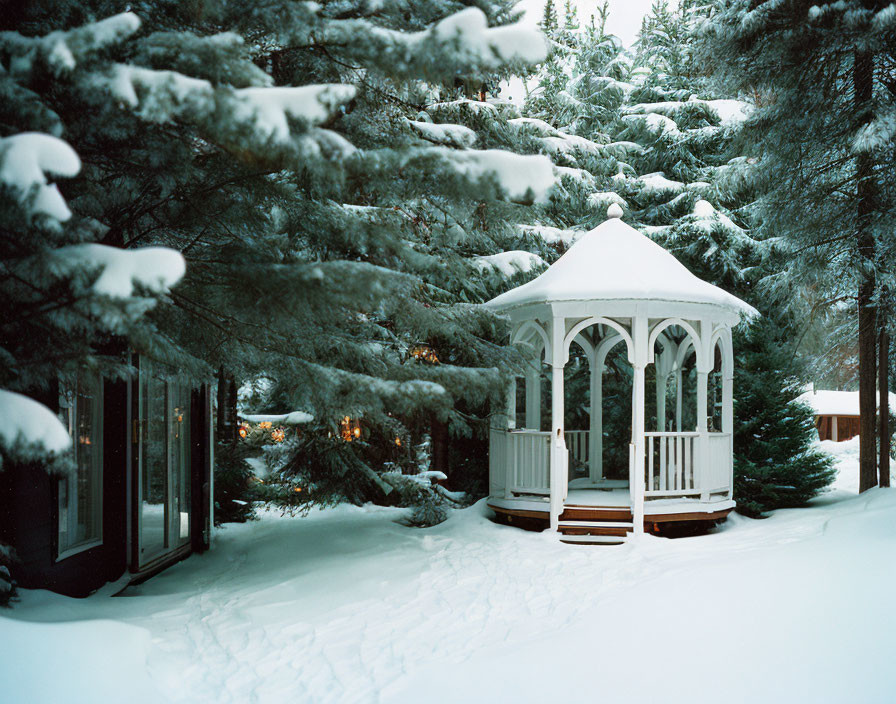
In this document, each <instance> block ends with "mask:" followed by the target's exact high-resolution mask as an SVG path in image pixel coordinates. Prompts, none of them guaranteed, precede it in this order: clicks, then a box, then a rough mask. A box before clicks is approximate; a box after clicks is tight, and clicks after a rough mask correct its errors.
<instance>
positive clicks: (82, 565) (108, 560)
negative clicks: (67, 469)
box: [0, 381, 127, 596]
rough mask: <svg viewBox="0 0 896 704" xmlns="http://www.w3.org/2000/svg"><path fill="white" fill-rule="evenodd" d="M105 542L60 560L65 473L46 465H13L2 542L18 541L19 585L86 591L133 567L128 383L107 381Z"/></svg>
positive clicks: (0, 516) (0, 521) (7, 476)
mask: <svg viewBox="0 0 896 704" xmlns="http://www.w3.org/2000/svg"><path fill="white" fill-rule="evenodd" d="M103 403H104V407H105V413H104V418H103V544H102V545H98V546H96V547H93V548H90V549H88V550H83V551H82V552H79V553H77V554H75V555H71V556H69V557H67V558H65V559H63V560H59V561H57V560H56V556H57V539H58V520H59V514H58V503H57V502H58V485H59V478H58V477H55V476H51V475H49V474H47V472H46V470H45V469H44V468H43V467H41V466H40V465H35V464H27V465H23V464H19V465H11V466H9V467H7V468H6V469H5V471H4V472H3V473H2V474H0V485H2V487H3V490H2V491H3V494H2V499H0V505H2V513H0V526H2V531H0V542H3V543H6V544H8V545H12V546H13V547H14V549H15V551H16V558H17V559H16V561H15V562H14V563H13V566H12V570H11V571H12V573H13V577H14V578H15V579H16V581H17V582H18V583H19V586H21V587H25V588H30V589H50V590H52V591H54V592H59V593H60V594H65V595H67V596H86V595H87V594H89V593H90V592H92V591H95V590H96V589H98V588H99V587H101V586H102V585H103V584H105V583H106V582H110V581H114V580H116V579H118V578H119V577H120V576H121V575H122V574H124V572H125V570H126V568H127V536H126V533H125V526H126V509H127V503H126V499H125V491H126V486H127V476H126V472H127V384H126V382H121V381H119V382H109V381H107V382H106V383H105V384H104V385H103Z"/></svg>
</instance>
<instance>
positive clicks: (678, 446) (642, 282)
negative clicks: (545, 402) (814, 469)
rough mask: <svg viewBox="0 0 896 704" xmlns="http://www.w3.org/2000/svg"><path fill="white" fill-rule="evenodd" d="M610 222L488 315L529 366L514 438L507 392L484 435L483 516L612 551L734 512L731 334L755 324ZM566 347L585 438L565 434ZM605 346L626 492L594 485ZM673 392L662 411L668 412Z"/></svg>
mask: <svg viewBox="0 0 896 704" xmlns="http://www.w3.org/2000/svg"><path fill="white" fill-rule="evenodd" d="M622 214H623V213H622V209H621V208H620V207H619V206H618V205H611V206H610V208H609V209H608V211H607V216H608V219H607V220H606V221H605V222H604V223H602V224H601V225H599V226H598V227H596V228H594V229H593V230H591V231H590V232H588V233H586V234H585V235H583V236H582V237H581V239H579V240H578V241H577V242H576V243H575V244H574V245H573V246H572V247H570V249H569V250H568V251H567V252H566V253H565V254H564V255H563V256H562V257H560V259H558V260H557V261H556V262H555V263H554V264H553V265H552V266H551V267H550V268H548V269H547V271H545V272H544V273H543V274H541V275H540V276H539V277H538V278H536V279H534V280H533V281H530V282H529V283H526V284H524V285H522V286H520V287H518V288H515V289H513V290H511V291H507V292H506V293H503V294H501V295H500V296H498V297H497V298H495V299H494V300H492V301H490V302H489V303H488V304H487V305H488V306H489V307H490V308H492V309H493V310H496V311H500V312H502V313H504V314H506V315H507V316H508V317H509V318H510V321H511V343H512V344H514V345H517V346H519V348H520V349H521V351H522V352H523V354H524V356H525V357H526V358H527V360H528V361H529V369H528V371H527V373H526V375H525V420H524V423H523V425H524V426H525V427H522V428H519V427H517V420H516V394H517V391H516V382H515V381H514V383H513V384H512V386H511V388H510V390H509V393H508V404H507V405H508V408H507V409H506V413H505V414H502V415H498V416H496V418H498V421H497V422H495V423H493V427H492V430H491V436H490V445H489V453H490V462H489V464H490V467H489V470H490V491H489V493H490V498H489V506H490V507H491V508H492V509H493V510H494V511H495V512H496V514H497V516H498V518H499V519H501V520H504V521H505V522H508V523H516V524H525V523H526V522H527V521H528V522H530V523H531V522H532V521H539V520H542V521H544V524H545V525H549V526H550V528H551V529H553V530H557V529H559V530H560V531H561V532H562V533H564V536H563V538H564V540H569V541H578V542H618V541H619V540H621V537H624V535H625V534H626V533H628V532H630V531H634V532H635V533H636V534H638V533H642V532H643V531H644V529H645V523H646V524H647V525H648V527H651V528H653V529H657V527H658V525H659V524H661V523H669V522H674V521H679V522H680V521H691V522H693V521H705V522H709V521H712V522H714V521H717V520H720V519H721V518H724V517H725V516H726V515H727V514H728V512H730V511H731V509H732V508H733V507H734V501H733V500H732V483H733V481H732V444H731V436H732V424H733V412H732V408H733V387H732V375H733V353H732V342H731V328H732V326H734V325H736V324H737V323H738V322H740V320H741V319H742V318H743V317H745V316H751V315H753V314H755V311H754V309H753V308H751V307H750V306H749V305H747V304H746V303H744V302H743V301H741V300H740V299H738V298H736V297H734V296H732V295H731V294H729V293H727V292H725V291H723V290H722V289H720V288H718V287H716V286H713V285H712V284H709V283H707V282H705V281H702V280H700V279H698V278H697V277H696V276H694V275H693V274H692V273H691V272H690V271H688V270H687V269H686V268H685V267H684V266H683V265H682V264H681V263H680V262H679V261H678V260H677V259H675V257H673V256H672V255H671V254H670V253H669V252H667V251H666V250H665V249H663V248H662V247H660V246H659V245H658V244H656V243H655V242H653V241H652V240H650V239H649V238H648V237H645V236H644V235H643V234H641V233H640V232H638V231H637V230H635V229H634V228H632V227H631V226H629V225H627V224H626V223H624V222H623V221H622V219H621V217H622ZM573 343H576V344H577V345H578V346H579V347H580V348H581V349H582V351H583V353H584V355H585V357H587V359H588V364H589V367H590V394H589V396H590V400H589V403H590V423H589V427H588V428H587V429H572V430H570V429H567V428H564V368H565V366H566V364H567V362H568V361H569V355H570V346H571V345H572V344H573ZM617 344H624V346H625V348H624V349H625V353H626V355H625V356H626V358H627V360H628V363H630V364H631V367H632V414H631V415H632V418H631V437H630V438H629V443H628V446H629V452H628V455H629V461H628V480H627V481H625V480H621V481H620V480H616V481H613V480H609V479H606V478H605V477H604V473H603V456H604V438H605V434H604V431H603V423H602V415H603V402H602V384H603V371H604V364H605V362H606V360H607V355H608V353H610V351H611V350H612V349H613V348H614V347H615V346H616V345H617ZM717 350H718V352H717ZM692 356H693V358H694V360H693V365H694V367H695V369H696V399H695V406H696V411H695V415H696V424H695V425H696V427H694V428H683V427H682V423H683V412H682V406H683V403H684V402H685V401H689V399H686V398H684V397H683V379H682V370H683V368H684V366H685V362H686V361H689V360H690V359H691V357H692ZM717 359H719V360H720V363H719V364H717V363H716V360H717ZM542 361H543V362H544V364H545V365H547V366H548V367H549V368H550V379H551V390H552V393H551V426H550V428H549V429H546V430H543V429H542V428H541V374H542ZM651 364H652V365H655V370H654V372H655V373H654V374H653V377H654V378H655V380H656V384H655V385H656V414H655V415H656V419H657V421H656V427H655V428H651V429H648V428H646V427H645V424H646V415H647V414H646V412H645V409H646V406H645V398H646V392H645V369H646V368H647V367H648V365H651ZM714 369H715V370H716V373H720V375H721V384H720V385H721V414H720V415H721V428H720V429H712V428H711V427H710V426H709V423H708V421H707V419H708V417H709V414H708V412H707V411H708V409H707V391H708V378H709V375H710V373H712V372H713V371H714ZM672 379H674V380H675V397H674V409H669V410H667V403H666V399H667V395H669V396H670V397H671V394H669V384H670V381H671V380H672ZM670 401H671V399H670ZM668 405H669V406H672V405H673V404H672V403H671V402H670V403H669V404H668ZM670 410H671V412H670ZM614 440H615V439H614ZM570 456H572V457H573V458H574V459H575V460H576V461H577V463H584V464H585V465H587V476H585V477H581V478H573V481H570V472H569V466H570V462H569V460H570Z"/></svg>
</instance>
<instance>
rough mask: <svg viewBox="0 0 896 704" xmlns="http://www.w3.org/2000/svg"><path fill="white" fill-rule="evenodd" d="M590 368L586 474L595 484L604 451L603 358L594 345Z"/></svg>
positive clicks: (599, 478)
mask: <svg viewBox="0 0 896 704" xmlns="http://www.w3.org/2000/svg"><path fill="white" fill-rule="evenodd" d="M588 361H589V365H590V368H591V394H590V398H591V408H590V413H589V415H588V418H589V430H588V475H589V477H590V480H591V483H592V484H595V483H597V482H598V481H600V480H601V479H602V478H603V452H604V428H603V425H604V423H603V415H604V398H603V394H604V386H603V381H604V358H603V355H601V354H600V351H599V350H598V348H597V347H595V349H594V352H593V354H592V355H591V359H589V360H588Z"/></svg>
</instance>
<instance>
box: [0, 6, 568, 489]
mask: <svg viewBox="0 0 896 704" xmlns="http://www.w3.org/2000/svg"><path fill="white" fill-rule="evenodd" d="M104 8H105V3H103V2H100V1H99V0H97V1H96V2H93V3H90V2H88V3H73V4H62V5H59V6H54V7H52V8H49V7H46V6H43V5H40V4H35V5H30V6H27V7H24V8H22V9H21V10H20V11H19V12H18V13H17V14H15V15H10V16H8V17H6V18H4V21H5V22H8V23H10V24H9V25H7V27H5V28H7V29H10V30H13V32H12V33H7V34H6V35H4V39H3V47H4V48H3V51H4V52H5V53H4V55H3V61H4V66H5V67H7V68H9V67H15V71H13V72H12V78H13V79H15V80H14V81H11V80H10V75H9V74H7V73H4V74H3V76H2V80H3V81H4V88H5V90H6V91H7V93H6V95H7V96H9V98H10V99H9V100H7V101H4V112H5V113H6V114H5V120H4V129H5V132H4V136H5V135H6V134H11V135H17V134H18V133H21V132H23V131H26V130H34V129H43V130H45V131H48V132H53V133H56V134H64V137H65V139H66V141H67V143H68V144H70V145H71V146H72V147H73V148H74V152H75V153H77V154H80V155H81V159H82V160H83V162H84V168H83V169H82V170H81V171H80V173H78V174H77V176H75V174H74V171H75V170H74V169H71V168H69V169H67V170H64V171H63V173H65V174H66V175H71V176H73V178H72V180H71V181H70V186H68V187H67V191H68V192H69V193H70V194H71V195H70V197H69V206H70V207H71V210H72V212H73V213H74V215H73V217H72V224H70V225H67V226H66V227H65V228H62V229H58V230H57V231H58V232H60V233H61V234H60V238H61V241H63V242H70V241H74V242H79V243H80V242H84V243H85V245H86V244H87V243H89V244H90V245H91V246H94V245H97V246H98V245H99V244H102V245H104V246H105V247H109V248H113V249H114V251H115V252H120V251H128V250H131V249H134V248H137V247H144V246H147V245H153V246H155V245H164V246H166V247H169V248H170V249H172V250H174V251H175V252H180V253H181V254H182V256H183V258H184V259H185V260H186V276H185V277H184V279H183V281H182V282H181V283H180V284H179V285H178V286H177V287H176V288H173V289H171V290H170V292H169V291H168V289H169V288H170V284H172V283H173V281H172V280H170V279H169V280H167V281H166V282H165V284H166V285H165V286H164V287H161V286H159V282H157V281H150V282H149V283H146V281H145V280H142V285H141V286H140V287H138V289H137V292H138V293H141V294H145V295H144V296H143V298H140V299H138V300H137V304H140V305H142V308H141V309H140V310H141V312H145V309H146V308H148V305H147V304H146V303H145V302H144V299H145V298H146V297H147V295H149V294H153V300H155V298H157V297H158V295H159V294H160V293H164V294H165V297H164V299H163V300H162V301H161V302H160V303H159V305H156V306H155V308H153V309H152V310H150V311H149V312H148V313H147V314H146V315H145V316H143V317H142V318H140V319H139V320H140V322H139V324H138V323H136V322H135V318H134V316H133V315H132V313H133V311H132V310H130V309H129V310H124V311H119V312H118V315H117V316H115V317H112V312H116V311H118V308H120V307H121V304H116V305H118V308H116V309H115V310H114V311H112V308H113V306H112V304H111V303H110V302H109V301H108V300H106V299H107V298H108V296H106V298H103V297H101V304H102V305H103V306H104V307H103V308H102V309H98V308H97V305H99V304H97V303H91V306H93V307H92V308H90V309H89V310H88V312H87V314H85V315H84V316H83V317H87V318H88V319H89V320H90V321H91V324H92V323H93V322H96V321H97V320H99V318H102V319H103V322H104V325H101V326H99V329H94V328H93V327H91V328H85V327H84V323H83V322H81V321H78V326H79V327H76V328H75V329H76V330H77V332H78V334H76V335H69V339H68V340H62V342H65V343H66V345H68V347H71V348H72V349H71V351H67V347H65V346H63V347H61V348H60V349H59V350H57V352H56V353H55V354H54V355H49V354H45V353H46V350H47V349H48V348H46V347H42V348H40V349H38V346H36V345H35V346H32V347H31V348H28V349H25V348H24V346H25V345H26V344H27V343H26V342H23V341H27V340H37V339H40V338H41V335H39V334H36V333H35V332H34V331H35V330H41V331H43V330H46V329H50V328H49V325H50V322H49V321H48V319H51V318H53V316H56V317H57V318H59V319H60V320H61V319H62V318H63V316H65V315H69V316H71V306H69V307H68V308H63V309H61V310H57V309H55V308H54V307H53V304H54V303H56V304H67V303H68V299H67V298H66V296H65V289H63V290H62V291H61V292H59V295H58V296H57V291H59V289H58V286H59V281H60V272H61V270H62V269H63V264H60V263H59V262H58V261H56V260H55V259H54V260H52V262H48V265H47V266H50V264H52V268H53V270H52V271H51V272H50V274H52V275H48V276H47V278H46V280H45V281H44V280H41V283H40V285H41V286H46V288H47V290H46V291H43V290H42V291H41V292H40V293H41V298H40V299H39V301H38V302H35V303H31V302H29V298H28V297H29V296H32V295H33V294H32V293H31V292H30V291H28V290H27V289H26V288H25V287H24V284H22V283H21V282H19V283H17V284H15V286H13V285H12V284H10V286H11V287H12V288H11V290H8V291H4V293H9V295H8V297H7V300H9V301H12V302H14V304H21V306H22V316H20V317H19V318H16V319H15V320H13V321H11V322H10V323H8V324H6V323H5V324H6V325H7V327H5V328H4V330H3V333H4V335H3V337H4V342H6V341H7V340H13V341H15V344H16V345H18V346H15V347H11V348H9V347H8V348H6V352H7V353H8V356H9V358H10V360H13V361H14V364H9V365H5V366H6V369H7V373H6V376H4V377H3V379H2V381H3V383H4V385H7V386H8V387H9V388H13V389H19V390H29V389H31V388H32V387H34V386H35V385H38V386H39V385H40V384H42V383H44V382H45V381H46V379H48V378H50V377H53V376H54V375H55V373H56V371H57V369H59V368H66V369H71V370H78V369H81V368H83V367H84V366H85V365H87V366H93V367H95V368H102V369H103V370H105V371H106V372H107V373H118V374H126V373H129V371H130V370H129V368H128V366H127V364H126V363H125V362H124V361H123V360H122V359H121V358H120V356H119V352H120V351H121V350H122V349H123V345H122V344H117V345H116V346H114V350H113V352H109V347H108V346H103V344H102V343H103V341H104V339H105V338H104V335H105V334H106V331H107V330H108V331H109V332H111V333H114V334H115V335H116V336H117V337H116V339H118V340H121V339H125V340H127V343H128V345H129V346H130V347H131V348H133V349H136V350H137V351H139V353H140V354H143V355H147V356H149V357H152V358H154V359H155V360H157V361H159V362H160V363H163V364H165V365H167V366H168V368H170V369H171V370H172V374H173V373H175V372H174V371H173V370H177V372H176V373H178V374H180V375H183V376H185V377H188V378H191V379H193V380H205V381H208V380H211V379H212V378H213V377H214V376H215V375H216V374H217V373H218V372H219V370H222V369H223V370H225V374H224V376H226V377H232V378H234V379H236V380H237V381H238V382H240V381H244V380H248V379H256V378H269V379H274V380H276V381H277V388H278V396H277V397H276V398H275V399H273V400H272V402H277V403H282V404H284V405H285V407H286V408H285V410H294V409H303V410H307V411H310V412H311V413H312V414H313V415H314V416H315V418H316V419H317V421H316V422H317V424H318V427H316V428H315V431H316V432H319V433H321V434H322V436H323V437H326V434H327V431H328V429H329V430H333V429H335V427H336V426H337V424H338V419H339V418H342V417H343V415H351V416H352V417H363V418H366V419H368V421H369V422H371V423H372V424H375V423H377V422H379V421H378V419H380V420H381V419H384V418H388V417H389V414H390V413H391V414H392V415H393V416H396V417H399V416H401V417H412V416H415V415H419V414H425V415H427V416H437V417H439V418H443V419H447V420H449V421H450V422H451V423H452V426H456V427H458V428H459V432H469V430H466V431H464V428H465V427H466V422H465V421H464V419H463V416H461V415H459V414H457V413H455V410H454V409H455V404H456V403H457V402H458V400H459V399H465V398H466V399H481V398H487V397H488V396H489V394H490V393H493V392H494V391H495V390H497V389H498V388H499V387H500V375H499V374H498V373H496V372H495V371H494V370H495V369H496V368H500V367H503V366H505V365H504V364H503V362H504V361H506V354H507V353H506V352H505V351H504V350H502V349H501V348H500V347H498V346H497V345H495V344H494V343H492V342H491V341H490V340H491V339H496V338H497V334H496V332H495V331H496V330H497V327H498V322H497V321H496V319H495V318H494V317H493V316H491V315H490V314H488V313H486V312H484V311H482V310H480V309H478V308H475V307H474V306H472V305H470V303H472V302H475V301H477V300H478V298H477V291H476V286H475V285H473V286H472V287H471V286H470V285H468V284H467V281H468V280H469V275H470V273H471V271H475V270H477V267H476V265H475V264H474V263H471V259H470V255H471V254H474V253H480V252H482V253H485V252H486V251H487V250H488V249H489V247H490V243H491V242H492V238H493V237H494V236H495V235H494V233H496V232H500V231H501V230H502V229H503V228H504V227H506V226H505V225H504V224H503V223H504V222H513V221H514V220H515V219H517V217H516V216H515V215H514V213H515V212H516V211H519V210H524V209H525V207H526V205H525V204H527V203H531V202H532V201H534V200H540V199H544V198H545V197H546V193H547V191H548V189H549V188H550V187H551V186H552V184H553V181H554V176H553V172H552V168H551V163H550V161H549V160H548V159H546V158H544V157H540V156H534V155H533V156H516V155H514V154H508V153H503V152H498V151H493V150H492V151H490V150H481V149H473V148H471V145H472V143H473V139H474V138H475V135H474V134H473V133H472V132H470V131H469V130H464V129H463V128H460V127H455V126H453V125H451V124H447V125H438V124H434V123H432V122H427V121H426V120H420V119H418V117H419V114H420V112H421V108H423V107H425V106H426V104H427V102H428V101H429V100H430V97H428V95H427V90H428V88H427V86H446V87H448V86H452V85H453V84H454V81H455V78H456V76H458V75H464V76H466V77H468V78H469V80H470V81H478V82H481V81H483V80H486V79H488V78H489V77H490V76H493V75H494V74H495V72H496V71H500V70H504V67H505V66H508V67H517V68H519V67H522V66H524V65H527V64H529V63H532V62H534V61H537V60H539V59H541V58H543V57H544V53H545V50H544V46H543V43H542V42H541V40H540V38H539V36H538V35H537V34H536V33H534V32H532V31H531V30H527V29H523V28H521V27H519V26H515V27H504V28H501V29H492V28H489V27H488V20H489V18H488V17H487V16H486V14H484V13H483V11H482V10H479V9H476V8H464V6H463V5H462V4H460V3H456V2H442V1H435V0H434V1H433V2H426V3H420V4H419V5H418V6H417V7H416V8H415V14H414V16H413V17H412V18H408V16H407V14H406V12H405V6H404V4H403V3H401V2H386V3H381V4H380V5H379V6H378V7H377V9H376V10H372V9H371V8H369V7H368V3H366V2H362V1H360V0H359V2H357V3H355V4H354V5H353V7H352V8H351V9H350V10H349V9H347V7H346V5H345V3H343V4H341V5H340V6H339V8H335V7H321V8H318V7H316V6H312V5H309V4H301V3H299V4H294V3H288V4H285V3H279V2H273V3H263V4H261V5H256V6H254V7H253V8H252V11H251V12H246V11H245V10H244V8H237V7H235V6H233V5H232V4H230V3H223V2H209V3H203V4H202V5H201V6H195V5H182V4H177V3H169V2H162V1H161V0H159V1H157V2H149V3H143V4H141V6H140V8H141V9H140V12H141V19H142V22H143V25H142V29H141V30H140V32H139V34H137V35H136V36H135V37H133V38H132V40H131V41H129V42H127V43H119V44H117V45H107V46H105V47H104V52H103V54H102V58H101V59H96V60H95V61H93V62H92V63H91V62H89V61H88V62H87V63H85V64H83V66H82V65H81V64H80V63H79V62H80V59H81V57H80V56H78V55H76V56H75V58H76V59H77V61H76V62H75V66H74V68H73V67H72V66H69V65H68V63H72V62H70V61H69V62H68V63H66V61H68V58H67V56H66V55H65V54H61V52H59V51H56V46H57V44H56V43H54V42H57V38H58V34H52V32H58V31H60V30H63V29H65V28H67V27H71V26H73V25H76V24H77V23H79V22H81V21H83V20H84V19H85V18H87V17H89V16H93V15H97V14H101V13H102V11H103V9H104ZM487 9H488V11H489V15H490V17H491V19H492V20H493V21H494V22H506V21H507V20H508V19H509V15H508V13H507V12H506V9H505V7H504V5H503V3H494V5H488V6H487ZM415 32H416V33H415ZM42 36H46V37H48V39H47V40H45V41H44V40H41V39H40V37H42ZM26 37H28V38H26ZM31 37H33V38H31ZM41 42H43V43H41ZM72 44H74V40H73V42H72ZM54 51H56V53H54ZM72 52H73V53H74V49H72ZM60 54H61V56H62V61H63V63H62V64H59V65H57V64H54V63H53V62H54V61H56V62H57V63H58V61H59V60H60V59H59V55H60ZM28 57H30V59H28ZM26 64H27V66H26ZM26 68H27V70H26ZM49 77H57V78H58V80H56V81H54V82H49V81H48V80H47V79H48V78H49ZM424 80H425V81H426V84H425V85H424V84H423V82H422V81H424ZM446 90H447V88H446ZM450 109H451V106H450V105H449V106H447V107H446V108H445V112H444V113H443V115H442V116H443V117H444V116H446V115H447V114H448V113H449V112H450ZM7 222H13V221H11V220H9V221H7ZM490 228H491V229H490ZM7 232H8V233H9V236H7ZM40 241H41V240H40V237H38V235H37V233H36V231H31V232H29V234H28V235H27V236H25V237H22V234H21V231H12V230H9V231H5V232H4V246H5V247H8V251H5V252H4V262H6V261H7V260H10V261H11V260H12V259H11V258H12V256H13V254H15V253H17V252H19V253H20V250H21V249H22V247H20V246H19V245H17V242H26V243H28V245H30V246H33V245H34V244H36V243H37V242H40ZM17 247H18V249H17ZM89 251H90V252H91V254H92V253H95V252H96V251H97V250H89ZM102 251H104V252H105V251H106V250H102ZM29 254H30V253H29ZM20 256H21V254H20ZM179 256H180V255H178V261H183V260H181V259H179ZM86 259H87V261H85V262H84V265H83V266H82V267H80V268H78V270H77V272H74V271H68V270H66V271H65V272H62V283H64V284H65V286H69V287H72V286H74V285H75V284H77V285H78V286H80V289H78V290H79V291H83V290H86V289H88V288H90V287H91V286H96V285H97V284H98V283H99V282H101V281H102V277H100V278H99V279H96V278H95V277H96V276H97V275H98V273H99V272H98V269H100V268H101V264H96V265H94V262H93V261H91V260H90V257H86ZM45 261H47V259H46V258H43V259H42V258H41V257H36V256H34V257H31V258H23V262H22V264H21V266H22V267H23V269H22V271H23V272H24V271H25V268H26V267H27V266H35V265H36V264H35V262H36V263H37V264H40V263H41V262H45ZM65 277H68V278H65ZM20 278H22V279H24V278H26V277H25V276H24V273H23V274H22V275H21V276H20ZM145 278H146V277H143V279H145ZM153 286H154V287H155V290H154V289H153ZM54 287H56V288H54ZM26 305H28V306H30V312H31V313H32V314H31V315H30V316H29V315H27V313H28V312H29V310H28V309H27V308H26ZM132 305H136V304H132ZM41 306H45V308H47V309H45V308H42V307H41ZM69 319H70V320H71V317H70V318H69ZM60 327H61V325H60ZM44 337H45V335H44ZM60 337H62V336H61V335H60ZM421 343H426V344H430V345H432V346H433V347H435V348H436V349H437V350H438V353H439V356H440V358H441V360H442V361H443V363H442V364H439V365H431V366H426V365H419V364H408V363H407V361H408V357H409V351H410V350H411V349H413V348H414V347H415V346H416V345H419V344H421ZM455 350H456V352H454V351H455ZM39 354H44V358H42V359H41V360H39V361H40V364H42V365H43V366H40V365H39V364H38V363H36V362H35V361H34V360H32V359H31V358H30V357H29V355H31V356H39ZM60 357H64V359H63V360H62V361H60ZM26 370H27V375H26V373H25V371H26ZM281 410H284V408H283V407H282V406H281ZM353 467H354V465H353V464H351V463H346V464H344V465H342V466H341V470H340V471H341V472H342V473H343V474H344V473H345V472H351V471H353ZM334 471H335V470H334ZM345 481H346V482H349V480H348V479H346V480H345ZM313 500H319V501H326V500H328V497H327V496H326V492H324V491H321V492H318V493H315V496H314V497H313Z"/></svg>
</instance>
